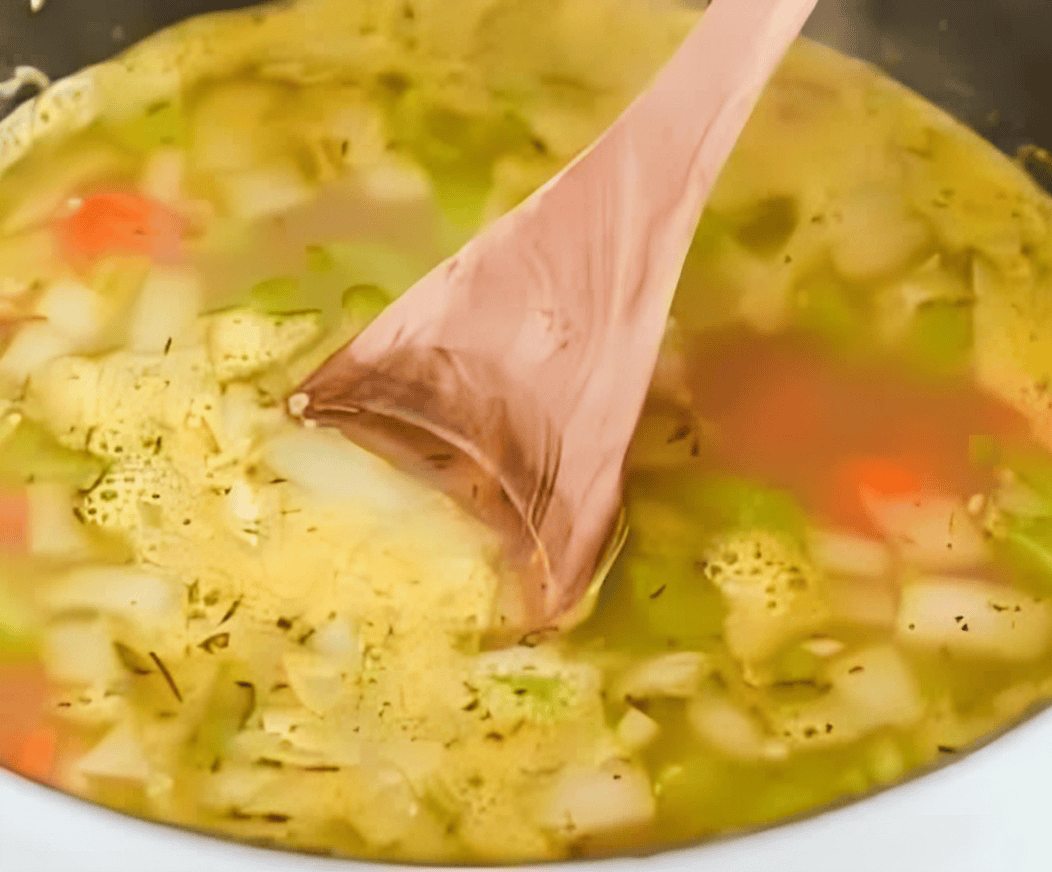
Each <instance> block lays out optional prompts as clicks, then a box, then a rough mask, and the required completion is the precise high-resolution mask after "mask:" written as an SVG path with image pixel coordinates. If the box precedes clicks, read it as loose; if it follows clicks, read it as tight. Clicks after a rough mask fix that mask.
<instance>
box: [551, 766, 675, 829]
mask: <svg viewBox="0 0 1052 872" xmlns="http://www.w3.org/2000/svg"><path fill="white" fill-rule="evenodd" d="M655 812H656V804H655V802H654V796H653V793H652V791H651V786H650V779H649V778H648V777H647V774H646V772H645V771H644V770H643V769H642V768H641V767H639V766H637V765H634V764H632V763H629V762H627V761H624V760H611V761H609V762H608V763H606V764H604V765H602V766H600V767H599V768H597V769H586V768H578V767H573V768H570V769H569V770H568V771H567V772H566V774H565V775H564V776H563V777H562V779H561V780H560V782H559V784H558V785H557V787H556V788H555V790H554V791H553V793H552V795H551V797H550V798H549V799H548V801H547V803H546V804H545V806H544V808H543V809H542V811H541V822H542V823H543V825H544V826H545V827H546V828H547V829H549V830H551V831H553V832H555V833H557V834H559V835H561V836H563V837H564V838H568V839H571V840H575V839H579V838H581V837H582V836H594V835H609V834H614V833H617V832H619V831H623V830H629V829H631V828H633V827H640V826H643V825H645V824H647V823H649V822H650V821H651V820H652V819H653V817H654V814H655Z"/></svg>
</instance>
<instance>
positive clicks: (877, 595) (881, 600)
mask: <svg viewBox="0 0 1052 872" xmlns="http://www.w3.org/2000/svg"><path fill="white" fill-rule="evenodd" d="M829 601H830V612H831V616H832V617H833V618H834V619H838V620H843V621H847V622H849V623H852V624H858V625H859V626H863V627H877V628H881V629H889V628H891V627H892V626H893V625H894V624H895V617H896V615H897V614H898V604H899V586H898V584H897V583H896V582H895V581H893V580H891V579H875V578H862V579H853V578H837V579H832V580H830V582H829Z"/></svg>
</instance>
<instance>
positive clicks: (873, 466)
mask: <svg viewBox="0 0 1052 872" xmlns="http://www.w3.org/2000/svg"><path fill="white" fill-rule="evenodd" d="M837 478H838V481H839V482H840V483H842V484H843V485H844V486H845V487H846V488H848V489H850V490H852V491H854V494H855V496H856V497H857V496H858V494H859V493H861V492H862V491H870V492H871V493H874V494H877V495H879V496H883V497H901V496H908V495H910V494H914V493H917V492H918V491H920V490H921V488H922V487H923V481H922V480H921V477H920V476H919V475H918V474H917V473H916V472H914V471H913V470H912V469H910V468H909V467H907V466H906V465H905V464H902V463H900V462H898V461H895V460H890V459H888V458H886V457H854V458H851V459H850V460H848V461H846V462H844V463H843V464H842V465H841V466H840V469H839V471H838V475H837Z"/></svg>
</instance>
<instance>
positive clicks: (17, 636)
mask: <svg viewBox="0 0 1052 872" xmlns="http://www.w3.org/2000/svg"><path fill="white" fill-rule="evenodd" d="M33 636H34V634H33V632H32V629H31V622H30V619H29V616H28V615H27V614H26V610H25V607H24V606H22V605H21V604H20V603H19V602H18V600H17V599H16V597H15V595H14V594H13V593H11V592H10V591H9V590H7V589H6V588H5V586H4V585H3V584H0V663H4V662H11V661H13V660H24V659H28V658H31V657H34V656H35V655H36V644H35V639H34V638H33Z"/></svg>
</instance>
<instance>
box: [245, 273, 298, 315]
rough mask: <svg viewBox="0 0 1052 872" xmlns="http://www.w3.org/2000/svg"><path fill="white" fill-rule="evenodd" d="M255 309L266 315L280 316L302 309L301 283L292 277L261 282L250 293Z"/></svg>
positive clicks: (250, 299)
mask: <svg viewBox="0 0 1052 872" xmlns="http://www.w3.org/2000/svg"><path fill="white" fill-rule="evenodd" d="M248 297H249V302H250V305H251V306H252V308H253V309H255V310H256V311H258V312H262V313H264V314H266V315H278V314H281V313H283V312H292V311H294V310H295V309H297V308H302V301H301V299H300V283H299V282H298V281H297V280H296V279H294V278H291V277H279V278H273V279H267V280H266V281H262V282H260V283H259V284H258V285H256V286H255V287H254V288H252V290H251V291H249V292H248Z"/></svg>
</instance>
